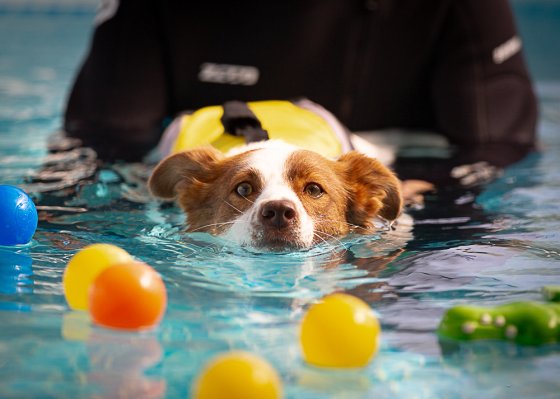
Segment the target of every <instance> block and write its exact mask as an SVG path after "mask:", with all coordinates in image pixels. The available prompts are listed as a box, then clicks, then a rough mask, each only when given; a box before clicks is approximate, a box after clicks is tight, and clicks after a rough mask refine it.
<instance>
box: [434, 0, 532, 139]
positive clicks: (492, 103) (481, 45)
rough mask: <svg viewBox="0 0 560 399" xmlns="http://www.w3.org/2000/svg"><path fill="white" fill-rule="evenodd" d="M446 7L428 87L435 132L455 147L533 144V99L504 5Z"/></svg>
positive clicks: (467, 1) (464, 1) (466, 0)
mask: <svg viewBox="0 0 560 399" xmlns="http://www.w3.org/2000/svg"><path fill="white" fill-rule="evenodd" d="M448 7H449V9H448V14H447V17H446V19H445V23H444V25H443V27H442V31H441V33H440V36H439V37H440V41H439V43H438V46H437V47H436V57H435V67H434V77H433V86H432V95H433V104H434V112H435V118H436V123H437V127H438V130H440V131H441V132H443V133H444V134H445V135H446V136H447V137H448V138H449V139H450V140H451V141H452V142H454V143H457V144H461V145H478V144H485V143H509V144H514V145H527V146H531V145H533V144H534V142H535V137H536V122H537V101H536V98H535V94H534V92H533V87H532V84H531V79H530V76H529V73H528V70H527V67H526V65H525V61H524V59H523V52H522V41H521V38H520V36H519V34H518V33H517V29H516V26H515V21H514V17H513V15H512V11H511V9H510V6H509V3H508V1H507V0H491V1H479V0H459V1H453V0H451V1H449V2H448Z"/></svg>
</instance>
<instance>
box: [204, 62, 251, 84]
mask: <svg viewBox="0 0 560 399" xmlns="http://www.w3.org/2000/svg"><path fill="white" fill-rule="evenodd" d="M259 75H260V72H259V70H258V69H257V68H256V67H254V66H249V65H231V64H214V63H212V62H205V63H204V64H202V65H201V66H200V71H199V72H198V80H200V81H201V82H208V83H221V84H229V85H240V86H253V85H255V84H257V82H258V81H259Z"/></svg>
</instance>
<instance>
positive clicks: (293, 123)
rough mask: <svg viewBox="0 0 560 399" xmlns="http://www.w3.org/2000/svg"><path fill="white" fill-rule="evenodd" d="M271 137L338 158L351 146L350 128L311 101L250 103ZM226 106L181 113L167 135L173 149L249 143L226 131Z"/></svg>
mask: <svg viewBox="0 0 560 399" xmlns="http://www.w3.org/2000/svg"><path fill="white" fill-rule="evenodd" d="M247 105H248V107H249V109H250V110H251V111H252V112H253V114H254V115H255V116H256V117H257V118H258V120H259V121H260V123H261V125H262V129H264V130H266V132H268V137H269V139H271V140H274V139H281V140H283V141H285V142H288V143H290V144H293V145H296V146H298V147H301V148H304V149H308V150H313V151H316V152H318V153H320V154H322V155H323V156H326V157H329V158H337V157H339V156H340V155H341V154H342V153H344V152H346V151H348V150H349V149H351V144H350V140H349V137H348V133H347V131H346V129H345V128H344V127H343V126H342V125H341V124H340V122H338V120H337V119H336V118H335V117H334V116H333V115H332V114H331V113H329V112H328V111H327V110H325V109H324V108H322V107H321V106H319V105H317V104H315V103H313V102H311V101H309V100H301V101H298V102H295V103H293V102H290V101H258V102H249V103H247ZM223 113H224V108H223V107H222V106H209V107H204V108H201V109H198V110H196V111H194V112H193V113H190V114H184V115H181V116H179V117H178V118H177V119H176V120H175V121H174V122H173V123H172V124H171V125H170V127H169V128H168V132H166V134H165V135H167V136H169V137H167V138H165V135H164V140H165V139H166V140H167V141H168V145H167V147H168V149H167V152H169V153H177V152H181V151H185V150H189V149H193V148H196V147H200V146H204V145H208V144H210V145H212V146H214V147H215V148H217V149H218V150H220V151H222V152H224V153H226V152H228V151H229V150H231V149H233V148H235V147H238V146H242V145H244V144H246V142H245V138H244V137H242V136H236V135H233V134H229V133H227V132H225V131H224V126H223V124H222V122H221V117H222V115H223Z"/></svg>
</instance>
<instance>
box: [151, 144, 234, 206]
mask: <svg viewBox="0 0 560 399" xmlns="http://www.w3.org/2000/svg"><path fill="white" fill-rule="evenodd" d="M222 158H223V155H222V154H221V153H220V152H219V151H217V150H215V149H214V148H212V147H203V148H198V149H195V150H190V151H185V152H180V153H178V154H175V155H171V156H168V157H167V158H165V159H164V160H162V161H161V162H160V163H159V164H158V165H157V166H156V167H155V169H154V171H153V172H152V175H151V176H150V179H149V180H148V187H149V188H150V191H151V192H152V194H153V195H155V196H156V197H160V198H165V199H172V198H175V197H176V196H177V194H178V189H179V188H180V187H181V186H185V185H188V184H190V183H193V182H194V181H196V180H197V179H201V178H203V176H204V175H206V174H208V171H209V170H210V168H211V167H212V165H214V164H215V163H216V162H218V161H219V160H221V159H222Z"/></svg>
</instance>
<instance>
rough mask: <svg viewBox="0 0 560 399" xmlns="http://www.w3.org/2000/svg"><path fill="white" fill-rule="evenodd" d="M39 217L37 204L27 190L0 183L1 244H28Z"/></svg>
mask: <svg viewBox="0 0 560 399" xmlns="http://www.w3.org/2000/svg"><path fill="white" fill-rule="evenodd" d="M38 219H39V218H38V216H37V209H36V208H35V204H34V203H33V200H32V199H31V198H30V197H29V195H27V194H26V193H25V191H23V190H20V189H19V188H17V187H14V186H7V185H0V245H17V244H27V243H28V242H29V241H31V238H32V237H33V234H35V230H36V229H37V221H38Z"/></svg>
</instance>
